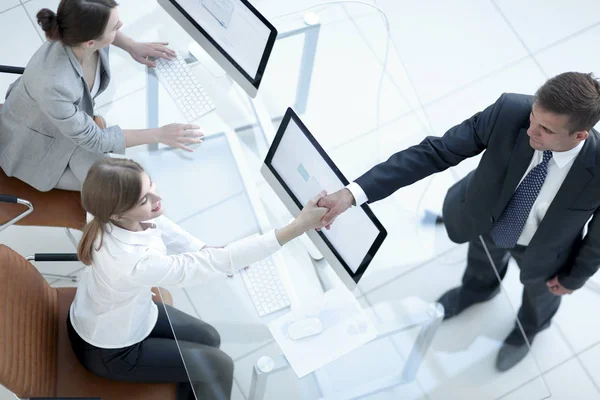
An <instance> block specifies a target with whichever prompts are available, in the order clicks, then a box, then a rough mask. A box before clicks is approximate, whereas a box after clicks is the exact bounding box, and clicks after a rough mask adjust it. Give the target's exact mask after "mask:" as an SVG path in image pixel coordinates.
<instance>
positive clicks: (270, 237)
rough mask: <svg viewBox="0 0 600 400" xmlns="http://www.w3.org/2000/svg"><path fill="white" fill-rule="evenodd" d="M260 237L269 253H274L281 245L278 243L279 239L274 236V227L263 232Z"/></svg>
mask: <svg viewBox="0 0 600 400" xmlns="http://www.w3.org/2000/svg"><path fill="white" fill-rule="evenodd" d="M260 239H261V241H262V242H263V245H264V247H265V249H267V250H268V251H269V252H270V253H275V252H276V251H277V250H279V249H281V247H282V246H281V244H279V240H277V236H275V229H273V230H271V231H270V232H267V233H265V234H264V235H262V236H261V238H260Z"/></svg>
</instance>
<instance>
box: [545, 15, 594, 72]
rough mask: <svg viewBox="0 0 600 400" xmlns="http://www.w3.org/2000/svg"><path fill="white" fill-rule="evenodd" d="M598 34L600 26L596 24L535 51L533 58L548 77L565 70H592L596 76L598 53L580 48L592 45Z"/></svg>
mask: <svg viewBox="0 0 600 400" xmlns="http://www.w3.org/2000/svg"><path fill="white" fill-rule="evenodd" d="M599 36H600V26H596V27H594V28H592V29H589V30H587V31H585V32H583V33H581V34H579V35H577V36H574V37H572V38H570V39H569V40H566V41H564V42H561V43H558V44H556V45H555V46H552V47H550V48H548V49H546V50H544V51H541V52H539V53H537V54H536V55H535V58H536V59H537V60H538V61H539V63H540V64H541V66H542V68H543V69H544V71H545V72H546V73H547V74H548V76H549V77H552V76H555V75H558V74H560V73H562V72H567V71H579V72H594V73H595V75H596V76H598V75H600V65H599V63H600V55H599V54H597V52H595V51H592V52H589V53H587V54H583V53H582V51H581V49H586V48H590V47H589V46H593V45H594V43H596V41H597V39H598V37H599Z"/></svg>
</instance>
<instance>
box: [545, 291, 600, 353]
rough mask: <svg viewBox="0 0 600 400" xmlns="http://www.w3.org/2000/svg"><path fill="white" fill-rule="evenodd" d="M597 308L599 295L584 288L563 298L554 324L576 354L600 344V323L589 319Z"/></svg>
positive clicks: (599, 301)
mask: <svg viewBox="0 0 600 400" xmlns="http://www.w3.org/2000/svg"><path fill="white" fill-rule="evenodd" d="M599 306H600V293H597V292H595V291H592V290H590V289H588V288H587V287H585V286H584V287H583V288H581V289H579V290H577V291H576V292H574V293H573V294H572V295H570V296H563V299H562V304H561V306H560V309H559V310H558V313H557V314H556V316H555V317H554V323H555V324H557V325H558V326H559V327H560V329H561V331H562V332H563V333H564V335H565V338H566V340H567V341H568V342H569V344H570V345H571V346H572V347H573V349H574V351H575V352H576V353H578V352H580V351H582V350H584V349H586V348H588V347H589V346H591V345H593V344H595V343H597V342H600V321H598V319H597V318H590V315H593V313H594V310H596V309H597V307H599Z"/></svg>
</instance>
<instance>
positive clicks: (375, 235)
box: [261, 108, 387, 290]
mask: <svg viewBox="0 0 600 400" xmlns="http://www.w3.org/2000/svg"><path fill="white" fill-rule="evenodd" d="M261 173H262V175H263V176H264V177H265V179H266V181H267V182H268V183H269V185H270V186H271V187H272V188H273V190H274V191H275V193H276V194H277V195H278V196H279V198H280V199H281V200H282V202H283V203H284V204H285V206H286V207H287V209H288V210H289V211H290V212H291V213H292V214H293V215H294V216H296V215H298V213H299V212H300V210H301V209H302V207H303V205H304V204H306V203H307V202H308V200H310V199H311V198H312V197H314V196H315V195H316V194H317V193H319V192H320V191H321V190H323V189H325V190H327V192H328V193H334V192H336V191H338V190H340V189H342V188H344V187H345V186H346V185H347V184H348V180H347V179H346V178H345V177H344V175H343V174H342V173H341V172H340V170H339V169H338V168H337V167H336V166H335V164H334V163H333V161H332V160H331V158H329V156H328V155H327V153H326V152H325V151H324V150H323V148H322V147H321V145H320V144H319V143H318V142H317V140H316V139H315V137H314V136H313V135H312V134H311V133H310V132H309V130H308V128H307V127H306V126H305V125H304V124H303V123H302V121H301V120H300V118H299V117H298V115H296V113H295V112H294V111H293V110H292V109H291V108H288V109H287V111H286V113H285V115H284V117H283V120H282V121H281V125H280V126H279V129H278V131H277V134H276V135H275V138H274V140H273V143H272V145H271V148H270V149H269V152H268V154H267V156H266V158H265V161H264V164H263V166H262V167H261ZM307 234H308V237H309V238H310V239H311V240H312V242H313V243H314V244H315V246H316V247H317V248H318V249H319V251H320V252H321V254H323V256H324V257H325V259H326V260H327V262H328V263H329V264H330V265H331V267H332V268H333V270H334V271H335V272H336V274H337V275H338V276H339V277H340V279H341V280H342V282H344V284H345V285H346V286H347V287H348V288H349V289H350V290H352V289H354V287H356V284H357V283H358V282H359V280H360V279H361V277H362V276H363V275H364V273H365V271H366V270H367V267H368V266H369V264H370V263H371V261H372V260H373V257H374V256H375V253H377V250H378V249H379V247H380V246H381V244H382V243H383V240H384V239H385V237H386V236H387V231H386V230H385V228H384V227H383V225H382V224H381V222H379V220H378V219H377V218H376V217H375V215H374V214H373V212H372V211H371V209H370V208H369V206H367V205H366V204H363V205H361V206H360V207H351V208H350V209H348V210H347V211H346V212H345V213H343V214H341V215H340V216H339V217H337V218H336V220H335V222H334V223H333V225H332V226H331V229H330V230H326V229H322V230H321V231H316V230H312V231H309V232H308V233H307Z"/></svg>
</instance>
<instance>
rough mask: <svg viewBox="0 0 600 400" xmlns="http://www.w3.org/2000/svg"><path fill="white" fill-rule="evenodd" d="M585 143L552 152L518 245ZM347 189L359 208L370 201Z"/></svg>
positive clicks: (539, 155) (536, 156) (536, 159)
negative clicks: (566, 149)
mask: <svg viewBox="0 0 600 400" xmlns="http://www.w3.org/2000/svg"><path fill="white" fill-rule="evenodd" d="M584 143H585V140H584V141H582V142H580V143H579V144H578V145H577V146H575V147H574V148H572V149H571V150H568V151H560V152H558V151H553V152H552V159H551V160H550V161H549V162H548V173H547V174H546V180H545V181H544V185H543V186H542V189H541V190H540V193H539V194H538V197H537V199H536V200H535V203H533V207H531V211H530V212H529V217H527V221H526V222H525V227H523V232H521V236H519V240H517V244H520V245H522V246H527V245H528V244H529V242H530V241H531V238H533V235H534V234H535V232H536V230H537V228H538V226H539V224H540V222H542V219H543V218H544V215H546V211H548V207H550V204H551V203H552V200H554V197H555V196H556V193H558V190H559V189H560V186H561V185H562V183H563V181H564V180H565V178H566V177H567V174H568V173H569V171H570V170H571V166H572V165H573V162H574V161H575V158H576V157H577V155H578V154H579V152H580V151H581V149H582V148H583V144H584ZM543 156H544V152H543V151H540V150H535V151H534V152H533V157H531V162H530V163H529V167H528V168H527V170H526V171H525V173H524V174H523V176H522V177H521V180H520V181H519V184H521V181H522V180H523V178H525V176H527V174H528V173H529V171H531V170H532V169H533V168H534V167H535V166H536V165H538V164H539V163H541V162H542V159H543ZM346 188H347V189H348V190H349V191H350V193H352V196H354V200H355V201H356V205H357V206H359V205H361V204H363V203H366V202H367V201H368V198H367V195H366V194H365V191H364V190H363V189H362V188H361V187H360V185H359V184H358V183H356V182H351V183H350V184H349V185H348V186H346ZM515 189H516V188H515Z"/></svg>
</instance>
